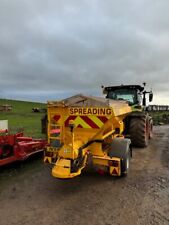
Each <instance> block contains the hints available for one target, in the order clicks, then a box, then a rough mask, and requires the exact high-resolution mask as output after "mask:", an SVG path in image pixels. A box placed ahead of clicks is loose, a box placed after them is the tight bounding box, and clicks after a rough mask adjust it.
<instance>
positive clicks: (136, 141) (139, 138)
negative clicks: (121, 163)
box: [129, 116, 150, 148]
mask: <svg viewBox="0 0 169 225" xmlns="http://www.w3.org/2000/svg"><path fill="white" fill-rule="evenodd" d="M129 134H130V138H131V143H132V146H135V147H140V148H144V147H147V145H148V140H149V137H150V132H149V121H148V119H147V117H146V116H142V117H135V118H132V119H131V121H130V128H129Z"/></svg>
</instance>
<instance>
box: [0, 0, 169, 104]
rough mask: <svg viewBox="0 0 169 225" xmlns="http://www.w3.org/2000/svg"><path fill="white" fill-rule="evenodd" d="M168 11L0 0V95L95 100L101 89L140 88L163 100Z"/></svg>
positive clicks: (137, 5) (158, 5)
mask: <svg viewBox="0 0 169 225" xmlns="http://www.w3.org/2000/svg"><path fill="white" fill-rule="evenodd" d="M168 8H169V2H168V1H157V0H142V1H141V0H140V1H135V0H125V1H124V0H118V1H117V0H114V1H112V0H106V1H102V0H92V1H89V0H81V1H79V0H74V1H73V0H69V1H66V0H62V1H61V0H60V1H59V0H55V1H54V0H51V1H45V0H41V1H40V0H35V1H33V0H30V1H26V0H22V1H21V0H13V1H12V2H11V1H6V0H0V27H1V35H0V79H1V82H0V89H1V91H2V92H3V95H4V94H5V95H6V96H7V97H8V96H9V97H10V96H13V97H15V96H16V97H17V98H24V97H25V98H29V99H40V100H42V99H43V100H45V96H46V100H47V99H48V98H52V95H54V97H55V98H57V96H59V97H60V96H61V97H62V96H67V95H69V94H75V93H78V92H83V93H90V94H97V95H99V94H100V93H101V90H100V85H101V84H105V85H111V84H115V85H117V84H121V83H142V82H143V81H146V82H147V83H148V84H149V86H150V87H153V89H154V90H155V93H156V95H157V94H159V95H161V96H163V95H165V96H166V95H167V93H168V92H167V91H168V82H169V77H168V73H169V66H168V58H169V38H168V36H169V29H168V27H169V16H168ZM168 104H169V100H168Z"/></svg>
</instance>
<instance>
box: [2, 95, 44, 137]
mask: <svg viewBox="0 0 169 225" xmlns="http://www.w3.org/2000/svg"><path fill="white" fill-rule="evenodd" d="M4 104H5V105H11V106H12V110H11V111H9V112H2V111H0V120H8V125H9V129H10V130H11V131H12V132H15V131H17V130H18V129H20V128H22V129H24V133H25V134H26V135H28V136H32V137H36V138H39V137H43V135H42V134H41V118H42V117H43V116H44V114H45V113H42V112H38V113H33V112H32V108H34V107H35V108H40V109H44V108H46V104H43V103H36V102H26V101H17V100H6V99H0V105H4Z"/></svg>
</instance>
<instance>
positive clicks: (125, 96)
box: [103, 85, 153, 106]
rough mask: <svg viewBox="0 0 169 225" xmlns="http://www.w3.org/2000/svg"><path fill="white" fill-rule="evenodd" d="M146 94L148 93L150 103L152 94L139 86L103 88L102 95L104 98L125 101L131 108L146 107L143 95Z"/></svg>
mask: <svg viewBox="0 0 169 225" xmlns="http://www.w3.org/2000/svg"><path fill="white" fill-rule="evenodd" d="M147 93H149V101H152V98H153V94H152V92H151V91H150V92H147V91H145V90H144V87H143V86H140V85H120V86H109V87H103V94H106V98H109V99H114V100H124V101H127V102H128V104H129V105H131V106H133V105H139V106H141V105H143V106H146V97H145V95H146V94H147Z"/></svg>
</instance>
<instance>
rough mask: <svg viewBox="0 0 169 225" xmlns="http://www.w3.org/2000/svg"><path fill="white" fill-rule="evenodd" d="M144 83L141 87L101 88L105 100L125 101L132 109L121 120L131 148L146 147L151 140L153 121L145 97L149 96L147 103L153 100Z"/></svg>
mask: <svg viewBox="0 0 169 225" xmlns="http://www.w3.org/2000/svg"><path fill="white" fill-rule="evenodd" d="M145 86H146V83H143V86H141V85H120V86H108V87H104V86H102V88H103V94H106V98H107V99H113V100H118V101H126V102H127V103H128V105H129V106H131V108H132V112H131V113H129V114H128V115H127V116H126V117H125V118H124V120H123V122H124V125H125V129H124V132H123V134H124V135H125V137H129V138H130V139H131V143H132V146H135V147H143V148H144V147H147V145H148V142H149V139H151V138H152V131H153V120H152V117H151V116H150V115H149V114H148V110H147V107H146V95H147V94H149V102H151V101H152V100H153V93H152V91H146V90H145Z"/></svg>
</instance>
